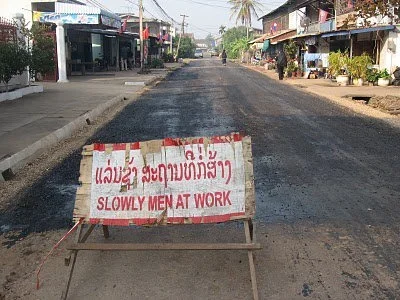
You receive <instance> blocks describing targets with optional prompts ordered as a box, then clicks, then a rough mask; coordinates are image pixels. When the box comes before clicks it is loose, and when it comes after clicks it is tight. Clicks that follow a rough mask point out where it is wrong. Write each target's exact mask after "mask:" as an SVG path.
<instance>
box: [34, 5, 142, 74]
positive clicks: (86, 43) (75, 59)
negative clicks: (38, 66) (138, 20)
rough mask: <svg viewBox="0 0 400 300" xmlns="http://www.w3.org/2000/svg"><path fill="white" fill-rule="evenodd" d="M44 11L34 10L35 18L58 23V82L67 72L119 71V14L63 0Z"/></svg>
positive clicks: (44, 21)
mask: <svg viewBox="0 0 400 300" xmlns="http://www.w3.org/2000/svg"><path fill="white" fill-rule="evenodd" d="M36 8H37V9H41V6H40V5H37V6H36ZM43 8H44V7H43ZM45 10H46V11H33V21H36V22H40V23H47V24H55V25H56V26H57V27H56V37H57V38H56V41H57V65H58V81H59V82H67V81H68V79H67V74H68V75H71V74H74V72H79V73H80V74H85V73H86V71H98V70H103V69H108V68H110V67H114V68H115V70H119V64H118V62H119V39H118V36H119V34H118V31H119V30H120V28H121V19H120V18H119V17H118V16H117V15H114V14H112V13H110V12H108V11H104V10H102V9H100V8H97V7H90V6H86V5H78V4H68V3H61V2H55V3H54V11H48V6H46V9H45ZM131 38H132V40H134V38H135V37H134V36H132V37H131Z"/></svg>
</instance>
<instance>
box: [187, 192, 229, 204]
mask: <svg viewBox="0 0 400 300" xmlns="http://www.w3.org/2000/svg"><path fill="white" fill-rule="evenodd" d="M230 194H231V191H223V192H215V193H201V194H194V202H195V205H196V208H205V207H206V208H207V207H214V206H215V207H218V206H227V205H232V202H231V199H230V198H229V196H230Z"/></svg>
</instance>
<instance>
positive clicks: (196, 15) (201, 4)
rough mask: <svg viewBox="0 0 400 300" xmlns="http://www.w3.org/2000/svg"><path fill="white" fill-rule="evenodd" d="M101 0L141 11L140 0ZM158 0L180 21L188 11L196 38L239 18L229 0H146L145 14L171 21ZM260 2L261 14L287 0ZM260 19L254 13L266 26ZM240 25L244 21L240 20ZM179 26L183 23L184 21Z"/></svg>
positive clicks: (231, 24)
mask: <svg viewBox="0 0 400 300" xmlns="http://www.w3.org/2000/svg"><path fill="white" fill-rule="evenodd" d="M89 1H90V0H89ZM97 2H99V3H101V4H102V5H104V6H105V7H107V8H108V9H110V10H111V11H113V12H130V13H134V14H136V15H137V14H138V5H137V4H138V3H139V1H138V0H97ZM155 2H157V3H158V4H159V5H160V7H161V8H162V9H163V10H164V11H165V12H166V13H167V14H168V15H169V16H170V17H172V18H173V19H174V20H175V21H177V22H179V23H181V22H182V17H181V16H180V15H183V14H185V15H187V16H189V17H187V18H186V20H185V23H187V27H186V29H185V31H186V32H193V33H194V34H195V37H196V38H204V37H206V36H207V35H208V34H209V33H211V34H212V35H213V36H218V30H219V27H220V26H221V25H224V26H226V27H227V28H231V27H234V26H235V18H232V20H230V15H231V9H230V7H231V6H230V5H229V4H228V1H227V0H155V1H154V0H143V6H144V9H145V12H144V15H145V17H150V18H157V19H162V20H164V21H169V20H168V18H167V17H165V16H164V15H163V14H162V12H161V10H160V9H159V8H158V7H157V6H156V4H155ZM258 2H259V3H261V4H262V7H263V10H262V12H259V15H258V16H259V17H261V16H262V15H264V14H266V13H268V12H269V11H271V10H273V9H275V8H277V7H279V6H280V5H282V4H283V3H284V2H286V0H259V1H258ZM89 5H90V4H89ZM257 19H258V18H257V17H253V22H252V25H253V27H255V28H260V29H262V23H261V21H257ZM238 25H241V24H240V23H239V24H238ZM175 26H176V27H179V26H180V25H175Z"/></svg>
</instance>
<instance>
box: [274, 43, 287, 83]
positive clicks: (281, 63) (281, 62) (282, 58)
mask: <svg viewBox="0 0 400 300" xmlns="http://www.w3.org/2000/svg"><path fill="white" fill-rule="evenodd" d="M286 65H287V59H286V55H285V52H283V51H282V50H280V51H279V52H278V56H277V58H276V67H277V68H278V75H279V80H283V71H284V69H285V68H286Z"/></svg>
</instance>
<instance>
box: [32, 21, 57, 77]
mask: <svg viewBox="0 0 400 300" xmlns="http://www.w3.org/2000/svg"><path fill="white" fill-rule="evenodd" d="M47 32H48V27H46V26H43V25H40V24H39V23H33V25H32V28H31V30H30V36H31V38H32V40H33V44H32V47H31V55H32V59H31V64H30V66H29V67H30V72H31V77H36V75H37V74H38V73H41V74H42V75H44V74H46V73H49V72H51V71H53V70H54V67H55V61H54V51H55V50H54V42H53V39H52V38H51V37H50V36H48V35H47Z"/></svg>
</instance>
